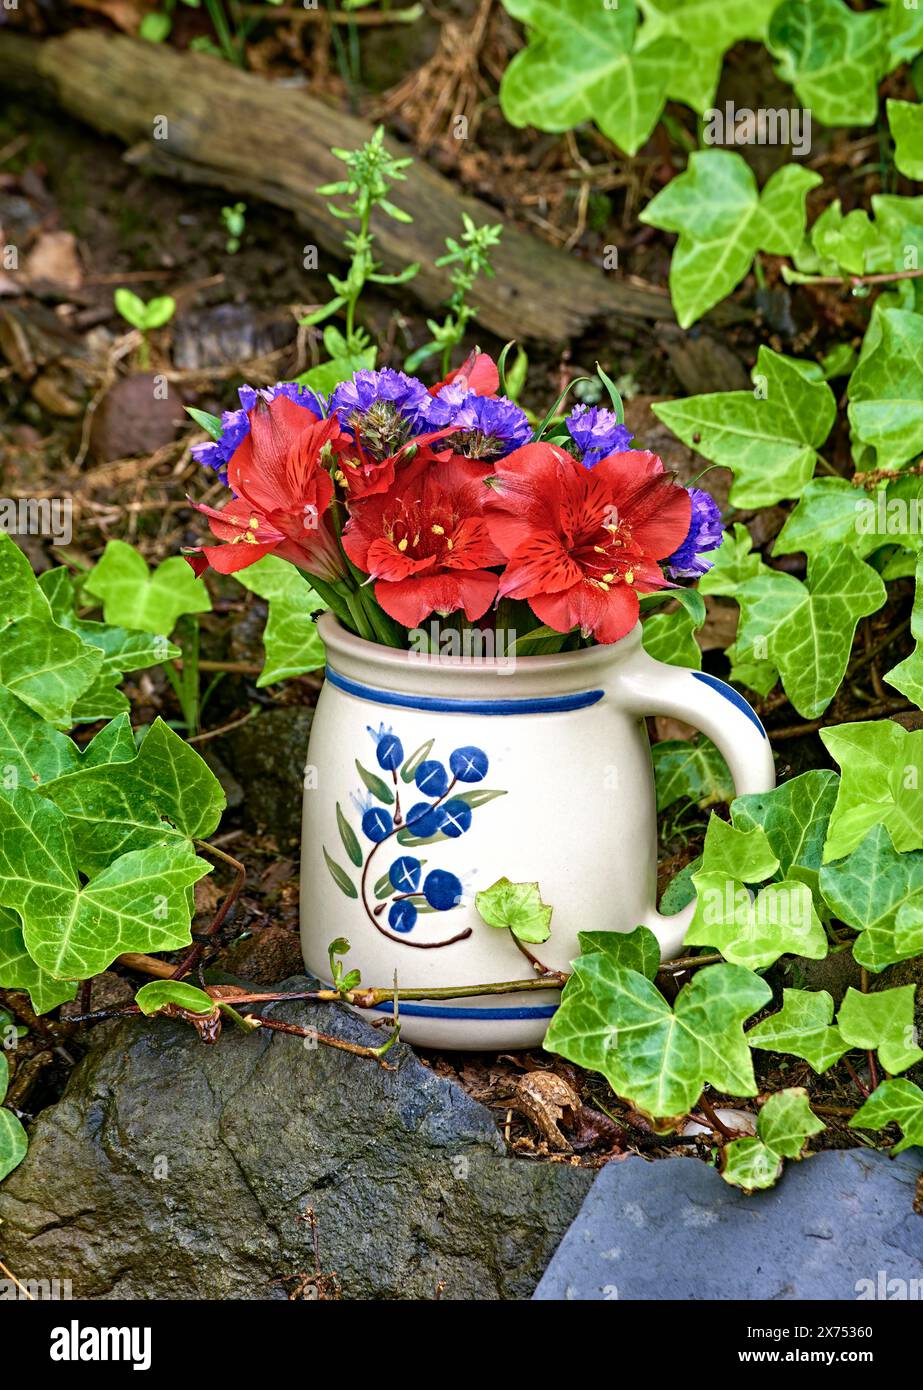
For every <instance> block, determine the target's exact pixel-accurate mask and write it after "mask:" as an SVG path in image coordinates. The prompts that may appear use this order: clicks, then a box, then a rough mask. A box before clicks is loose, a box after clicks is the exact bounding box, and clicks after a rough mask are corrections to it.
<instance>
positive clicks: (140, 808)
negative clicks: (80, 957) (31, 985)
mask: <svg viewBox="0 0 923 1390" xmlns="http://www.w3.org/2000/svg"><path fill="white" fill-rule="evenodd" d="M42 796H43V797H49V798H50V799H51V800H52V801H53V802H54V803H55V805H56V806H58V807H60V809H61V810H62V811H63V812H64V813H65V814H66V816H67V817H68V821H69V824H70V827H71V831H72V834H73V837H74V843H75V845H76V847H77V859H78V865H79V868H80V870H81V872H83V873H86V874H91V875H92V874H96V873H99V871H100V870H102V869H104V868H105V867H106V865H107V864H108V863H109V862H110V860H112V858H113V857H114V856H115V855H117V854H125V853H127V852H128V851H129V850H142V849H146V848H148V847H150V846H157V845H167V844H174V845H175V844H178V843H181V842H184V841H186V840H203V839H206V838H207V837H208V836H209V835H211V834H212V832H213V831H214V830H215V829H216V827H217V825H218V821H219V820H220V818H221V812H222V810H223V809H224V792H223V791H222V790H221V784H220V783H219V782H218V779H217V778H216V777H215V776H214V774H213V773H212V771H211V769H210V768H209V767H208V765H207V764H206V763H205V762H203V760H202V759H201V758H200V757H199V755H198V753H196V751H195V749H193V748H190V746H189V744H188V743H185V742H184V740H183V739H181V738H180V736H179V735H178V734H175V733H174V732H173V730H172V729H170V728H169V727H168V726H167V725H166V724H164V722H163V721H162V720H160V719H158V720H157V721H156V722H155V723H154V724H153V725H152V726H151V728H150V729H149V730H148V733H147V734H146V736H145V738H144V740H143V742H142V744H141V747H140V748H139V749H138V752H137V754H136V756H135V757H134V758H133V759H132V760H131V762H109V763H102V764H98V765H94V766H91V767H87V766H83V767H81V768H80V769H79V770H78V771H76V772H70V773H67V774H65V775H64V776H62V777H58V778H56V779H55V780H54V781H53V782H48V783H46V784H45V785H44V786H43V787H42ZM124 949H126V950H127V949H129V948H128V947H125V948H124ZM100 968H102V967H100Z"/></svg>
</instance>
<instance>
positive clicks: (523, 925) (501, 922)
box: [474, 878, 552, 944]
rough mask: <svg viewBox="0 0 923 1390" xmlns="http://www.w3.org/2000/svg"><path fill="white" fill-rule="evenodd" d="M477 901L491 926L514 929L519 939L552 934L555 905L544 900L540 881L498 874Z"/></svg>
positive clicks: (536, 940) (537, 939)
mask: <svg viewBox="0 0 923 1390" xmlns="http://www.w3.org/2000/svg"><path fill="white" fill-rule="evenodd" d="M474 901H475V905H476V907H477V910H478V912H479V913H480V914H481V917H482V918H483V920H484V921H485V922H486V923H487V925H488V926H489V927H500V928H502V929H504V930H507V931H511V932H512V933H513V935H514V936H516V937H518V938H519V940H520V941H530V942H534V943H536V944H537V943H539V942H542V941H547V940H548V938H549V936H550V935H551V913H552V909H551V907H549V906H548V904H547V903H543V902H542V895H541V893H540V892H539V888H538V884H537V883H511V882H510V880H509V879H508V878H498V879H497V881H496V883H492V884H491V886H490V887H489V888H485V889H483V891H482V892H480V893H478V894H476V896H475V900H474Z"/></svg>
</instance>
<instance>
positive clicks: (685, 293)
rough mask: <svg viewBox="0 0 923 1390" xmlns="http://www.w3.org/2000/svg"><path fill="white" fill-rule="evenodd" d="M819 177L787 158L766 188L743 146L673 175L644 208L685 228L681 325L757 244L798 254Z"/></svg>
mask: <svg viewBox="0 0 923 1390" xmlns="http://www.w3.org/2000/svg"><path fill="white" fill-rule="evenodd" d="M514 62H515V59H514ZM632 153H633V151H632ZM820 182H821V178H820V175H818V174H814V173H812V172H811V171H810V170H809V169H804V168H802V167H801V166H800V165H796V164H786V165H784V166H783V167H782V168H781V169H777V170H776V171H775V173H774V174H773V175H772V176H771V177H770V179H769V180H768V182H767V184H766V186H765V188H764V189H763V191H762V193H760V192H759V189H758V188H757V184H756V179H755V177H754V175H753V171H752V170H751V168H750V166H749V165H748V164H747V162H746V160H745V159H744V158H743V157H742V156H741V155H739V154H738V153H737V152H736V151H734V150H716V149H707V150H695V151H693V153H692V154H691V155H690V156H689V165H688V168H687V169H686V171H685V173H682V174H679V175H677V177H676V178H674V179H671V180H670V182H669V183H668V184H667V186H666V188H664V189H662V190H661V191H660V192H659V193H658V194H657V195H656V196H655V197H654V198H652V199H651V201H650V202H649V203H648V205H647V207H646V208H645V209H644V211H643V212H642V213H641V214H640V220H641V221H642V222H647V223H648V224H650V225H651V226H652V227H659V228H660V229H661V230H662V231H666V232H678V233H679V240H678V242H677V243H676V248H675V250H674V252H673V259H672V261H671V263H670V294H671V296H672V298H673V307H674V309H675V310H676V317H677V319H678V321H679V324H680V327H681V328H688V327H689V325H690V324H691V323H694V322H695V320H696V319H698V318H701V316H702V315H703V314H704V313H705V312H706V311H707V310H708V309H711V308H713V307H714V305H715V304H717V303H718V302H719V301H720V300H722V299H726V298H727V296H728V295H729V294H730V293H731V291H732V290H733V289H734V287H735V285H738V284H739V283H740V281H741V280H742V279H743V278H744V276H745V275H746V273H747V271H748V270H749V269H750V266H751V264H752V261H753V257H754V256H755V255H756V252H757V251H758V250H760V249H762V250H764V251H770V252H771V253H772V254H773V255H779V256H790V255H794V253H795V251H796V250H797V249H798V247H799V245H800V244H801V241H802V238H803V236H804V225H805V206H804V203H805V198H806V196H807V193H808V190H809V189H811V188H813V187H814V186H815V185H816V184H818V183H820ZM725 394H726V393H725Z"/></svg>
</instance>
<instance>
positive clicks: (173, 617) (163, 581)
mask: <svg viewBox="0 0 923 1390" xmlns="http://www.w3.org/2000/svg"><path fill="white" fill-rule="evenodd" d="M83 588H84V592H85V593H88V594H92V595H93V597H94V598H98V599H101V600H102V604H103V614H104V616H105V619H106V622H107V623H114V624H116V625H117V626H121V627H128V628H136V629H138V630H140V631H141V632H150V633H154V634H158V635H160V636H163V637H168V636H169V635H170V633H171V632H172V631H173V629H174V627H175V626H176V622H177V619H178V618H180V617H182V615H183V614H184V613H210V612H211V606H212V605H211V599H210V598H209V597H208V590H207V589H206V587H205V584H204V582H203V581H202V580H201V579H196V577H195V575H194V574H193V572H192V568H191V566H190V565H189V564H188V563H187V561H185V560H184V559H183V558H182V556H181V555H172V556H171V557H170V558H169V559H168V560H164V561H163V562H162V563H161V564H159V565H158V566H157V568H156V569H155V570H154V571H153V573H151V572H150V571H149V570H148V567H147V561H146V560H145V559H144V556H143V555H139V553H138V551H137V550H135V549H134V547H133V546H130V545H127V544H126V543H125V541H109V542H108V543H107V545H106V549H105V550H104V551H103V554H102V556H101V558H100V559H99V561H98V562H97V564H96V565H95V566H94V568H93V569H92V570H91V571H90V573H89V575H88V576H87V578H86V579H85V580H84V584H83Z"/></svg>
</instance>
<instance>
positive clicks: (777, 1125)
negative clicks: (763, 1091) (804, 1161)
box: [721, 1086, 825, 1192]
mask: <svg viewBox="0 0 923 1390" xmlns="http://www.w3.org/2000/svg"><path fill="white" fill-rule="evenodd" d="M824 1128H825V1125H824V1122H823V1120H819V1119H818V1118H817V1116H816V1115H815V1114H814V1112H813V1111H812V1109H811V1106H810V1102H809V1100H808V1093H807V1091H805V1090H804V1089H803V1088H802V1087H801V1086H791V1087H789V1088H788V1090H785V1091H777V1092H776V1093H775V1095H772V1096H770V1097H769V1099H768V1100H767V1102H766V1104H765V1105H764V1106H763V1108H762V1110H761V1111H760V1113H759V1118H758V1119H757V1122H756V1135H755V1136H753V1137H748V1138H746V1139H734V1140H732V1141H731V1143H729V1144H725V1146H724V1148H723V1149H722V1151H721V1176H722V1177H723V1178H724V1180H725V1182H728V1183H731V1184H732V1186H734V1187H740V1188H743V1190H744V1191H745V1192H755V1191H758V1190H760V1189H762V1188H767V1187H772V1186H773V1184H774V1183H775V1182H776V1181H777V1179H778V1178H779V1176H780V1174H781V1172H782V1168H783V1159H786V1158H788V1159H799V1158H803V1157H804V1154H805V1150H806V1146H807V1141H808V1139H809V1138H810V1137H811V1135H812V1134H818V1133H819V1132H820V1131H821V1130H822V1129H824Z"/></svg>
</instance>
